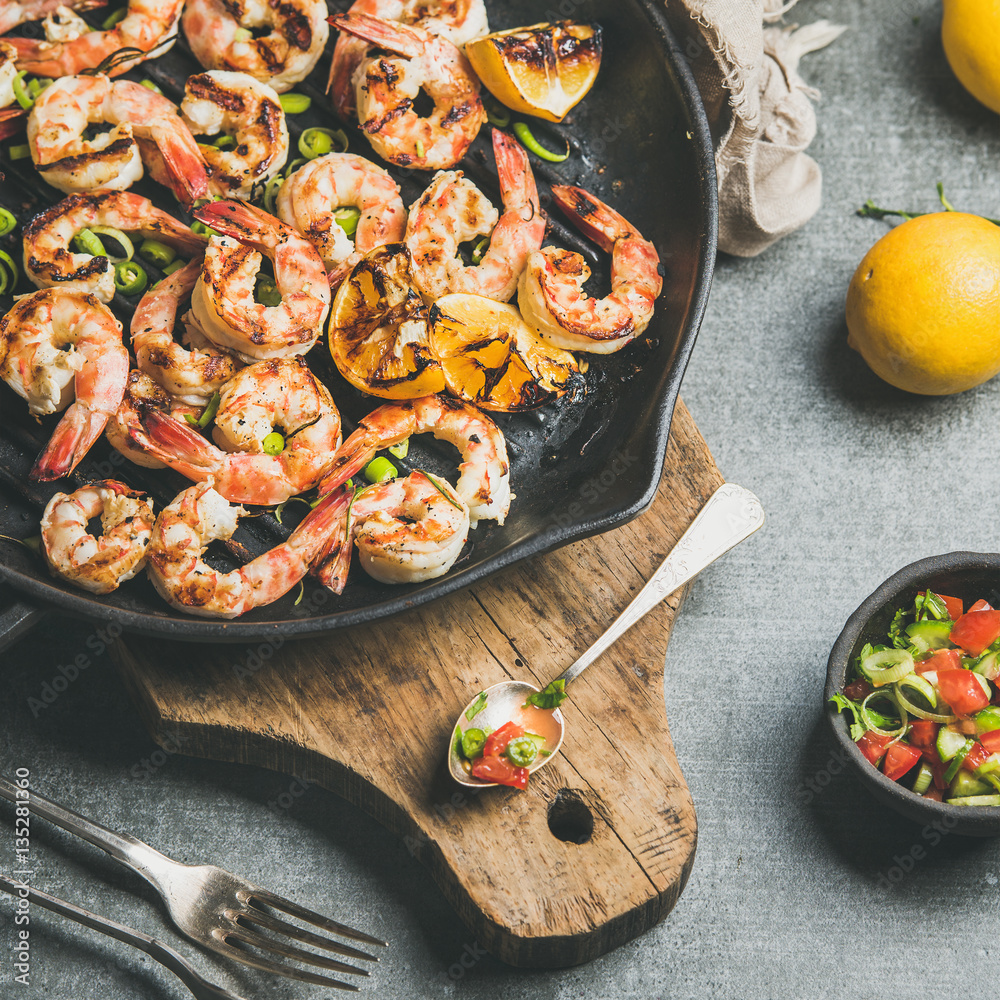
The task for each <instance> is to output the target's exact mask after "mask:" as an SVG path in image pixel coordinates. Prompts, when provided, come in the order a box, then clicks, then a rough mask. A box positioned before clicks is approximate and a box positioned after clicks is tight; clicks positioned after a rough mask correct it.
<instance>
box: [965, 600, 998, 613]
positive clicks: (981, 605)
mask: <svg viewBox="0 0 1000 1000" xmlns="http://www.w3.org/2000/svg"><path fill="white" fill-rule="evenodd" d="M969 610H970V611H992V610H993V605H992V604H990V602H989V601H984V600H982V599H980V600H978V601H976V603H975V604H973V605H972V607H971V608H969Z"/></svg>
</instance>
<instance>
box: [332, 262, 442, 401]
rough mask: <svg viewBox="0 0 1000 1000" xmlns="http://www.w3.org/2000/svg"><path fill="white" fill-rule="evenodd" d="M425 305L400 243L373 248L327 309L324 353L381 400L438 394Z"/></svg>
mask: <svg viewBox="0 0 1000 1000" xmlns="http://www.w3.org/2000/svg"><path fill="white" fill-rule="evenodd" d="M428 339H429V327H428V317H427V307H426V306H425V305H424V300H423V299H422V298H421V295H420V291H419V290H418V289H417V286H416V284H415V283H414V280H413V273H412V270H411V262H410V252H409V251H408V250H407V249H406V247H405V246H404V245H403V244H402V243H387V244H385V245H384V246H380V247H376V248H375V249H374V250H372V251H371V253H369V254H367V255H366V256H365V257H363V258H362V259H361V260H360V261H358V263H357V264H356V265H355V267H354V270H352V271H351V273H350V276H349V277H348V278H347V279H346V280H345V281H344V282H343V284H341V286H340V288H339V289H338V291H337V295H336V298H334V300H333V306H332V307H331V309H330V333H329V343H330V354H331V355H333V360H334V362H335V364H336V365H337V368H338V369H339V370H340V374H341V375H343V376H344V378H346V379H347V381H348V382H350V383H351V385H353V386H355V387H356V388H358V389H360V390H361V391H362V392H367V393H370V394H371V395H372V396H381V397H383V398H384V399H415V398H416V397H418V396H427V395H430V394H432V393H436V392H441V391H442V390H443V389H444V387H445V382H444V372H443V371H442V369H441V365H440V364H439V363H438V362H437V361H436V360H435V358H434V356H433V355H432V353H431V349H430V345H429V343H428Z"/></svg>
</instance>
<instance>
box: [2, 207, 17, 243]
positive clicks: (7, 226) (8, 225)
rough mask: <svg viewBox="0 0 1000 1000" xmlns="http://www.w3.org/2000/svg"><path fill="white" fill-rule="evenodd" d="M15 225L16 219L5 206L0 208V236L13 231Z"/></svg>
mask: <svg viewBox="0 0 1000 1000" xmlns="http://www.w3.org/2000/svg"><path fill="white" fill-rule="evenodd" d="M16 227H17V219H15V218H14V216H13V215H11V213H10V212H8V211H7V209H6V208H0V236H6V235H7V234H8V233H10V232H13V231H14V229H15V228H16Z"/></svg>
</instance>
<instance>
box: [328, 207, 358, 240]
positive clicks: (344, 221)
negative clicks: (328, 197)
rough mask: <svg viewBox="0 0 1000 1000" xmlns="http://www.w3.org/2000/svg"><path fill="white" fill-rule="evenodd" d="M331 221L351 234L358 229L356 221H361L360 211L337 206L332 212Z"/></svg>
mask: <svg viewBox="0 0 1000 1000" xmlns="http://www.w3.org/2000/svg"><path fill="white" fill-rule="evenodd" d="M333 221H334V222H336V223H337V225H338V226H340V228H341V229H343V230H344V232H345V233H347V235H348V236H353V235H354V234H355V233H356V232H357V231H358V223H359V222H360V221H361V212H360V211H359V210H358V209H356V208H337V209H334V212H333Z"/></svg>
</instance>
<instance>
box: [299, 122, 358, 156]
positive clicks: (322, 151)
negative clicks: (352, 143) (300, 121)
mask: <svg viewBox="0 0 1000 1000" xmlns="http://www.w3.org/2000/svg"><path fill="white" fill-rule="evenodd" d="M346 150H347V135H346V134H345V132H344V131H343V129H337V130H336V131H335V130H333V129H329V128H307V129H306V130H305V132H303V133H302V135H300V136H299V152H300V153H301V154H302V155H303V156H304V157H305V158H306V159H307V160H315V159H316V157H317V156H325V155H326V154H327V153H332V152H335V151H336V152H338V153H343V152H346Z"/></svg>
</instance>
